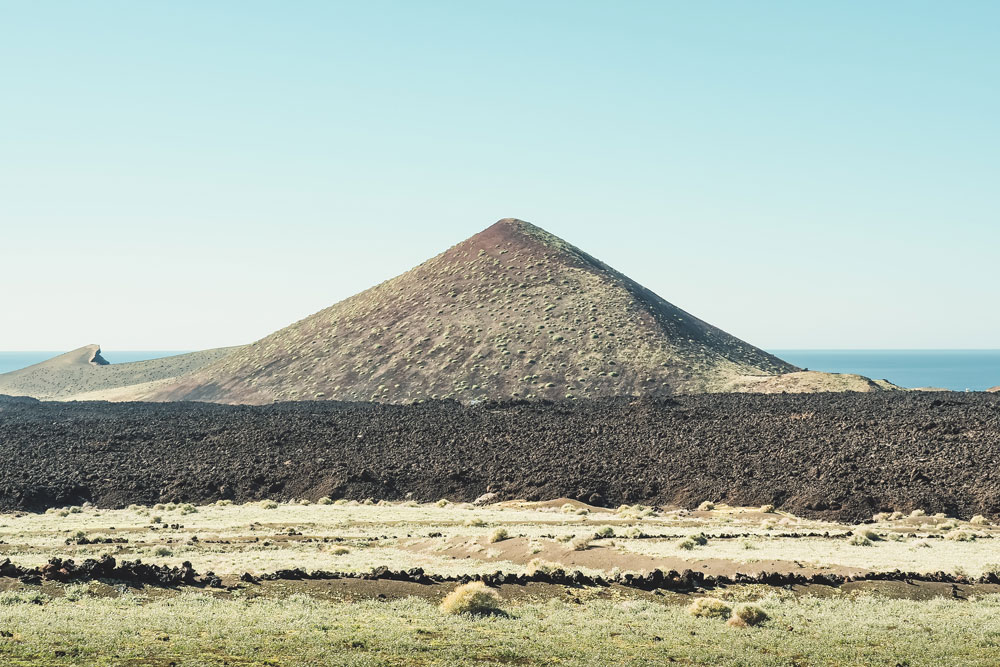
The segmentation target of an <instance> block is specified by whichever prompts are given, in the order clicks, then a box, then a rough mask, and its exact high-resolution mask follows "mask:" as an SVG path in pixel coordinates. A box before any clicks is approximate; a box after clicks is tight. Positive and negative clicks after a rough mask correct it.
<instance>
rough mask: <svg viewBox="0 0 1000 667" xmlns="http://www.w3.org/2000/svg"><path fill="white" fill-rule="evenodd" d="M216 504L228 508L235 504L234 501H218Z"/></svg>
mask: <svg viewBox="0 0 1000 667" xmlns="http://www.w3.org/2000/svg"><path fill="white" fill-rule="evenodd" d="M215 504H216V505H218V506H219V507H228V506H229V505H232V504H233V501H232V500H216V501H215Z"/></svg>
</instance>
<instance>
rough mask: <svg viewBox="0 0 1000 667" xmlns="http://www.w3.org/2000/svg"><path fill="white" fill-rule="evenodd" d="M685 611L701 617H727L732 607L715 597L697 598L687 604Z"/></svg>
mask: <svg viewBox="0 0 1000 667" xmlns="http://www.w3.org/2000/svg"><path fill="white" fill-rule="evenodd" d="M687 611H688V613H689V614H691V615H692V616H699V617H701V618H729V614H730V613H732V608H730V606H729V605H728V604H726V603H725V602H723V601H722V600H717V599H716V598H698V599H697V600H695V601H694V602H692V603H691V604H690V606H688V608H687Z"/></svg>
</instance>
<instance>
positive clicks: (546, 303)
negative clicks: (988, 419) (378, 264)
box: [145, 218, 798, 403]
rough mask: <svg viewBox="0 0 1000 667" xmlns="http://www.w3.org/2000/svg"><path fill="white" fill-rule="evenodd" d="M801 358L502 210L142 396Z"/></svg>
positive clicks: (634, 372) (507, 379) (557, 387)
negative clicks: (435, 250)
mask: <svg viewBox="0 0 1000 667" xmlns="http://www.w3.org/2000/svg"><path fill="white" fill-rule="evenodd" d="M796 370H798V369H796V368H795V367H794V366H792V365H790V364H787V363H785V362H783V361H781V360H780V359H778V358H776V357H774V356H772V355H770V354H768V353H766V352H764V351H763V350H760V349H758V348H756V347H754V346H752V345H750V344H748V343H745V342H743V341H741V340H739V339H738V338H735V337H733V336H730V335H729V334H727V333H725V332H724V331H721V330H719V329H717V328H715V327H713V326H711V325H710V324H707V323H705V322H703V321H701V320H699V319H698V318H696V317H694V316H693V315H690V314H688V313H686V312H685V311H683V310H681V309H680V308H677V307H676V306H674V305H672V304H670V303H668V302H667V301H665V300H664V299H662V298H660V297H659V296H657V295H656V294H654V293H653V292H651V291H650V290H648V289H646V288H644V287H642V286H641V285H639V284H637V283H636V282H634V281H632V280H630V279H629V278H627V277H626V276H624V275H622V274H621V273H619V272H617V271H615V270H614V269H612V268H610V267H609V266H607V265H605V264H604V263H602V262H600V261H598V260H597V259H595V258H594V257H592V256H590V255H588V254H587V253H585V252H583V251H581V250H580V249H578V248H576V247H574V246H572V245H570V244H569V243H566V242H565V241H563V240H562V239H560V238H558V237H556V236H553V235H552V234H549V233H548V232H546V231H544V230H542V229H540V228H538V227H536V226H534V225H532V224H529V223H527V222H524V221H521V220H516V219H510V218H508V219H504V220H500V221H499V222H497V223H496V224H494V225H492V226H491V227H489V228H487V229H486V230H484V231H482V232H480V233H479V234H476V235H475V236H473V237H471V238H469V239H467V240H466V241H463V242H462V243H459V244H458V245H456V246H453V247H452V248H450V249H448V250H447V251H445V252H443V253H441V254H440V255H438V256H436V257H434V258H432V259H430V260H428V261H426V262H424V263H423V264H421V265H420V266H417V267H416V268H414V269H412V270H410V271H407V272H406V273H404V274H402V275H400V276H398V277H396V278H393V279H391V280H388V281H386V282H384V283H382V284H380V285H377V286H375V287H372V288H371V289H368V290H366V291H364V292H361V293H360V294H357V295H355V296H352V297H350V298H348V299H345V300H344V301H341V302H339V303H337V304H334V305H333V306H330V307H329V308H326V309H325V310H321V311H320V312H318V313H315V314H314V315H311V316H309V317H307V318H305V319H303V320H301V321H299V322H296V323H295V324H292V325H291V326H288V327H286V328H284V329H281V330H280V331H277V332H275V333H273V334H271V335H269V336H267V337H265V338H263V339H261V340H259V341H257V342H256V343H253V344H251V345H248V346H245V347H243V348H240V349H238V350H237V351H236V352H234V353H233V354H231V355H230V356H228V357H226V358H224V359H222V360H220V361H218V362H216V363H215V364H212V365H210V366H207V367H205V368H203V369H202V370H200V371H198V372H196V373H194V374H193V375H191V376H189V377H186V378H179V379H177V380H176V381H175V382H174V383H172V384H167V385H164V386H162V387H159V388H158V389H157V391H156V392H154V393H152V394H151V395H148V396H145V398H152V399H154V400H206V401H218V402H227V403H266V402H272V401H279V400H304V399H338V400H364V401H368V400H374V401H383V402H403V403H405V402H411V401H415V400H420V399H433V398H453V399H457V400H462V401H471V400H484V399H503V398H548V399H564V398H567V397H581V398H582V397H597V396H609V395H641V396H663V395H670V394H674V393H691V392H703V391H719V390H724V389H725V388H726V387H727V386H730V385H731V383H732V381H733V380H734V378H738V377H742V376H747V375H756V376H769V375H776V374H781V373H788V372H792V371H796Z"/></svg>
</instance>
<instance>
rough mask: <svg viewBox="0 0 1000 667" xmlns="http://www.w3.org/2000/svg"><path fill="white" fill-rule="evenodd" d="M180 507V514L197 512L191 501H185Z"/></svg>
mask: <svg viewBox="0 0 1000 667" xmlns="http://www.w3.org/2000/svg"><path fill="white" fill-rule="evenodd" d="M180 509H181V514H195V513H197V512H198V508H197V507H195V506H194V505H192V504H191V503H186V504H184V505H181V507H180Z"/></svg>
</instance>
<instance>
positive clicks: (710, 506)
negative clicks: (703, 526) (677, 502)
mask: <svg viewBox="0 0 1000 667" xmlns="http://www.w3.org/2000/svg"><path fill="white" fill-rule="evenodd" d="M714 509H715V503H713V502H711V501H710V500H706V501H705V502H703V503H702V504H701V505H698V511H699V512H708V511H710V510H714Z"/></svg>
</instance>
